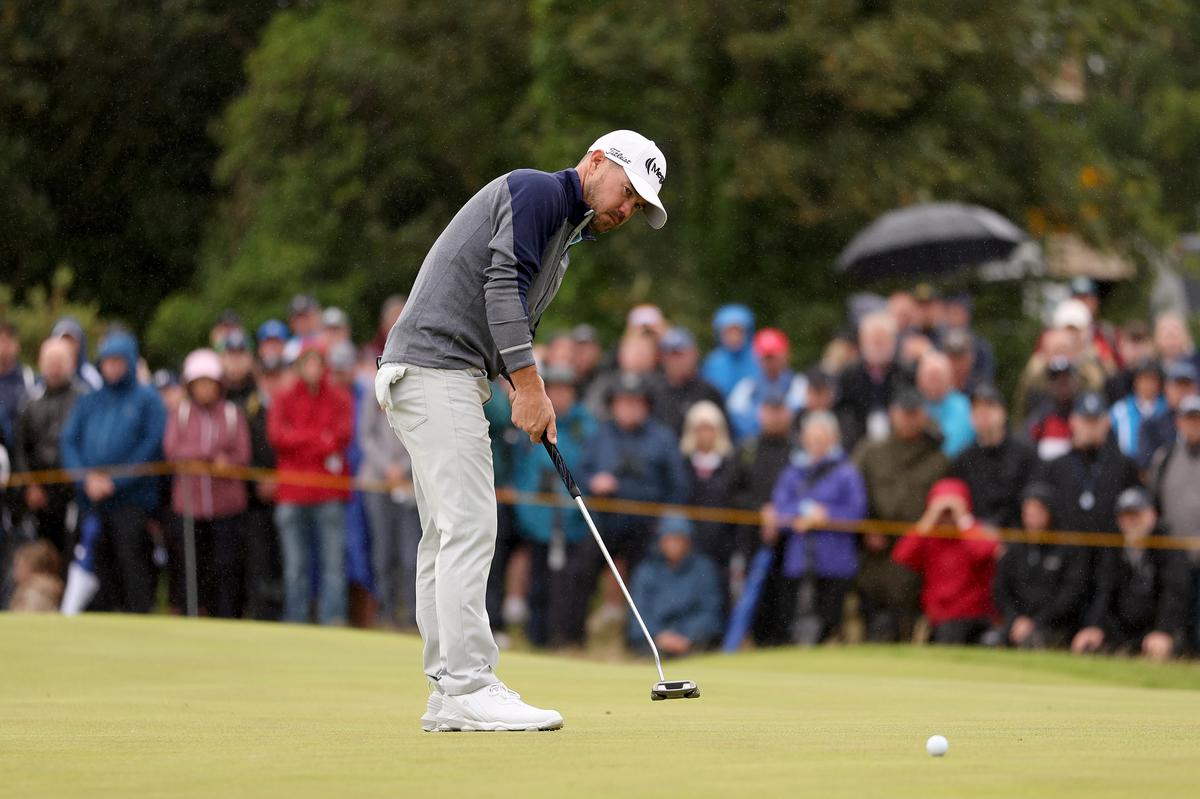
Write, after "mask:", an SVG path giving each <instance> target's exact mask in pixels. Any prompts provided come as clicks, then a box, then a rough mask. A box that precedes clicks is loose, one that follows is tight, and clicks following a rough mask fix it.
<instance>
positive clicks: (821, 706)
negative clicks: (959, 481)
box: [0, 614, 1200, 799]
mask: <svg viewBox="0 0 1200 799" xmlns="http://www.w3.org/2000/svg"><path fill="white" fill-rule="evenodd" d="M500 666H501V668H500V673H501V675H502V676H503V677H504V678H505V679H506V680H508V681H509V682H510V684H511V685H512V686H513V687H515V688H516V689H518V690H520V691H523V692H524V693H525V696H526V698H527V699H529V700H530V701H532V702H533V703H535V704H542V705H548V706H552V707H555V708H557V709H559V710H561V711H562V713H563V715H564V716H565V717H566V728H565V729H564V730H562V731H560V732H556V733H474V734H472V733H459V734H453V733H440V734H426V733H421V732H420V730H419V727H418V723H417V718H418V716H419V715H420V713H421V711H422V709H423V708H424V700H425V696H426V689H425V683H424V680H423V679H422V676H421V674H420V670H419V642H418V641H417V640H416V639H414V638H411V637H406V636H396V635H387V634H383V633H369V632H359V631H353V630H332V629H328V630H327V629H315V628H305V627H295V626H289V625H270V624H254V623H249V622H237V623H230V622H216V621H197V620H184V619H173V618H165V617H151V618H130V617H122V616H102V615H90V616H83V617H76V618H70V619H68V618H61V617H53V616H47V617H35V616H14V615H11V614H0V675H2V679H0V794H3V795H5V796H14V797H32V796H87V797H94V796H133V795H154V796H221V797H232V796H253V797H266V796H287V797H301V796H322V797H325V796H331V797H332V796H336V797H352V796H396V797H399V796H421V797H433V796H447V797H458V796H470V797H480V796H563V797H576V796H593V795H595V796H606V797H622V798H623V797H628V796H687V797H692V796H735V795H764V796H776V795H784V794H787V795H791V796H799V795H810V796H819V797H839V796H847V797H863V796H889V797H906V796H911V797H919V798H920V799H931V797H976V796H994V797H1005V798H1006V799H1008V798H1009V797H1039V796H1046V797H1063V796H1086V797H1090V798H1094V797H1106V796H1112V797H1129V796H1134V795H1137V796H1143V797H1146V798H1147V799H1161V798H1162V797H1172V796H1180V797H1182V796H1196V795H1198V794H1197V791H1198V790H1200V788H1198V786H1200V667H1198V666H1195V665H1187V664H1172V665H1167V666H1152V665H1148V664H1142V663H1136V662H1132V661H1127V660H1079V659H1072V658H1070V657H1067V656H1064V655H1047V654H1041V655H1031V654H1024V653H1013V652H983V651H978V650H971V651H968V650H935V649H930V648H908V647H904V648H876V647H855V648H826V649H820V650H806V651H800V650H790V651H773V652H758V653H747V654H742V655H737V656H732V657H722V656H709V657H703V658H694V659H691V660H686V661H682V662H677V663H671V664H669V667H668V672H667V676H668V677H686V678H690V679H694V680H696V681H697V682H699V684H700V687H701V689H702V691H703V697H702V698H700V699H698V700H689V701H682V700H681V701H672V702H651V701H650V699H649V688H650V684H651V683H652V682H653V680H654V672H653V665H652V664H650V663H636V664H627V663H621V664H607V663H597V662H591V661H584V660H579V659H570V658H558V657H549V656H538V655H524V654H507V653H506V654H504V655H503V656H502V657H501V664H500ZM934 733H942V734H944V735H945V736H946V737H947V738H949V739H950V753H949V754H948V755H947V756H946V757H944V758H941V759H934V758H931V757H929V756H928V755H926V754H925V750H924V744H925V739H926V738H927V737H928V736H929V735H932V734H934Z"/></svg>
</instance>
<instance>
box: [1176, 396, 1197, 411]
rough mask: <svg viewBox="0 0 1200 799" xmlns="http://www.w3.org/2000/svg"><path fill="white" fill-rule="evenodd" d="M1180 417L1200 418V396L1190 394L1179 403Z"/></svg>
mask: <svg viewBox="0 0 1200 799" xmlns="http://www.w3.org/2000/svg"><path fill="white" fill-rule="evenodd" d="M1179 415H1180V416H1200V394H1188V395H1187V396H1186V397H1184V398H1183V399H1181V400H1180V401H1179Z"/></svg>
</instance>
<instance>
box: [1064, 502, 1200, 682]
mask: <svg viewBox="0 0 1200 799" xmlns="http://www.w3.org/2000/svg"><path fill="white" fill-rule="evenodd" d="M1116 510H1117V523H1118V525H1120V528H1121V535H1122V537H1124V539H1125V546H1124V547H1121V548H1119V549H1107V550H1105V551H1104V552H1102V553H1100V555H1099V556H1098V558H1097V559H1098V561H1099V562H1098V563H1097V565H1096V577H1095V583H1096V591H1095V594H1094V598H1093V600H1092V603H1091V607H1090V608H1089V609H1088V612H1087V625H1086V626H1085V627H1084V628H1083V629H1082V630H1080V631H1079V632H1078V633H1077V634H1076V635H1075V639H1074V640H1073V641H1072V642H1071V651H1072V652H1075V653H1077V654H1079V653H1083V652H1095V651H1097V650H1099V649H1105V650H1109V651H1124V650H1129V651H1132V652H1135V653H1139V654H1142V655H1145V656H1146V657H1148V658H1150V659H1151V660H1158V661H1163V660H1167V659H1169V658H1170V657H1171V656H1172V655H1174V654H1175V653H1176V652H1177V651H1179V649H1180V648H1181V646H1182V645H1183V641H1184V639H1183V630H1184V626H1185V625H1186V623H1187V617H1188V603H1189V599H1190V596H1191V589H1192V586H1191V584H1190V578H1189V575H1188V564H1187V556H1186V555H1185V554H1184V553H1183V552H1179V551H1176V550H1167V549H1147V548H1146V539H1147V538H1148V537H1149V536H1151V535H1156V534H1161V530H1160V529H1159V528H1158V512H1157V511H1156V510H1155V509H1154V501H1153V499H1152V498H1151V497H1150V495H1149V494H1148V493H1147V492H1146V491H1145V490H1144V489H1143V488H1141V487H1140V486H1135V487H1132V488H1127V489H1126V490H1125V491H1123V492H1122V493H1121V495H1120V497H1118V499H1117V505H1116Z"/></svg>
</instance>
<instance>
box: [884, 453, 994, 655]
mask: <svg viewBox="0 0 1200 799" xmlns="http://www.w3.org/2000/svg"><path fill="white" fill-rule="evenodd" d="M939 528H943V529H950V530H952V531H953V533H954V534H955V535H954V537H942V536H936V535H931V534H932V533H935V532H937V531H938V529H939ZM997 551H998V547H997V544H996V538H995V534H994V533H992V534H989V533H988V532H987V531H986V530H985V528H984V527H983V525H981V524H980V523H979V521H978V520H977V519H976V518H975V516H974V515H973V514H972V512H971V491H970V489H968V488H967V484H966V483H964V482H963V481H962V480H959V479H958V478H956V477H946V478H943V479H941V480H938V481H937V482H936V483H934V485H933V487H932V488H931V489H929V499H928V504H927V505H926V508H925V513H924V514H923V515H922V516H921V518H920V519H919V520H918V521H917V523H916V524H915V525H914V526H913V528H912V529H911V530H910V531H909V532H908V533H907V534H905V536H904V537H903V538H901V539H900V541H899V543H897V544H896V547H895V549H893V550H892V558H893V559H894V560H895V561H896V562H897V563H899V564H902V565H904V566H907V567H908V568H910V569H912V570H913V571H915V572H916V573H917V574H919V575H921V580H922V588H921V609H922V610H923V611H924V613H925V617H926V618H927V619H929V623H930V624H931V625H932V627H933V630H932V639H933V641H934V643H938V644H960V645H961V644H974V643H978V642H979V640H980V639H981V638H982V637H983V635H984V634H985V633H986V632H987V631H988V630H989V629H990V628H991V626H992V617H993V615H994V613H995V610H994V608H993V606H992V578H993V574H994V572H995V567H996V554H997Z"/></svg>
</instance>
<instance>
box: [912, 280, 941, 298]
mask: <svg viewBox="0 0 1200 799" xmlns="http://www.w3.org/2000/svg"><path fill="white" fill-rule="evenodd" d="M941 296H942V295H941V294H940V293H939V292H938V290H937V289H936V288H935V287H934V286H933V285H931V284H929V283H918V284H917V287H916V288H915V289H913V299H914V300H916V301H917V302H933V301H934V300H938V299H941Z"/></svg>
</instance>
